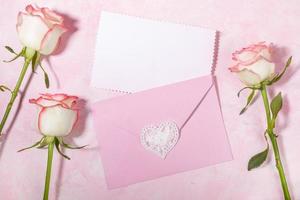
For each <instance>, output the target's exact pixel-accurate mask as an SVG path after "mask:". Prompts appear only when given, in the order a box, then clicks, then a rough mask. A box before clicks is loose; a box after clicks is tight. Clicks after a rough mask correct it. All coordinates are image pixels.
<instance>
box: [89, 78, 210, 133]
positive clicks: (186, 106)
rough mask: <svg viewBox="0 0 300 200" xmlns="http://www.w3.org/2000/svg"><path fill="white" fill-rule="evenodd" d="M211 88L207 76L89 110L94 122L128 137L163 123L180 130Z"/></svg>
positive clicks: (111, 100)
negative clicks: (103, 122) (107, 123)
mask: <svg viewBox="0 0 300 200" xmlns="http://www.w3.org/2000/svg"><path fill="white" fill-rule="evenodd" d="M212 84H213V80H212V77H211V76H210V75H209V76H204V77H200V78H196V79H191V80H188V81H184V82H179V83H175V84H172V85H167V86H163V87H159V88H155V89H150V90H147V91H143V92H138V93H134V94H128V95H124V96H121V97H116V98H113V99H109V100H104V101H100V102H97V103H95V104H94V106H93V113H94V117H95V121H96V120H97V119H98V118H101V119H107V120H109V121H110V122H111V123H113V124H114V125H116V126H117V127H118V128H122V129H124V130H127V131H128V132H130V133H131V134H138V133H140V130H141V129H142V128H143V127H144V126H147V125H149V124H157V123H160V122H164V121H174V122H175V123H176V124H177V125H178V127H179V128H180V127H181V126H182V125H183V124H184V123H185V122H186V121H187V120H188V118H189V117H190V116H191V114H192V113H193V111H194V110H195V109H196V108H197V106H199V105H198V104H199V103H201V101H202V99H203V98H205V95H206V94H207V92H208V91H209V89H210V88H211V86H212ZM200 106H201V105H200ZM203 115H205V113H203Z"/></svg>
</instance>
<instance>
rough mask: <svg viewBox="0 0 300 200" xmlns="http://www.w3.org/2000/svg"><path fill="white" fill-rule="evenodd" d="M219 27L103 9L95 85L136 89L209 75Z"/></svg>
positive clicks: (114, 89)
mask: <svg viewBox="0 0 300 200" xmlns="http://www.w3.org/2000/svg"><path fill="white" fill-rule="evenodd" d="M215 40H216V31H215V30H211V29H207V28H201V27H197V26H190V25H183V24H176V23H169V22H162V21H157V20H150V19H144V18H141V17H134V16H128V15H124V14H117V13H112V12H107V11H102V13H101V17H100V23H99V29H98V34H97V39H96V49H95V60H94V64H93V69H92V78H91V86H92V87H96V88H102V89H108V90H113V91H122V92H138V91H142V90H147V89H151V88H155V87H159V86H163V85H168V84H172V83H176V82H180V81H185V80H189V79H192V78H196V77H199V76H205V75H209V74H211V71H212V65H213V59H214V53H215V51H214V49H215Z"/></svg>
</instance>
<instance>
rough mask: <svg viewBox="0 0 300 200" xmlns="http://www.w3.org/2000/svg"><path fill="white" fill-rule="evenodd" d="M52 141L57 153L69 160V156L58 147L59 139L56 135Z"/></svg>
mask: <svg viewBox="0 0 300 200" xmlns="http://www.w3.org/2000/svg"><path fill="white" fill-rule="evenodd" d="M54 143H55V147H56V149H57V151H58V153H59V154H60V155H61V156H62V157H64V158H65V159H68V160H71V158H69V157H68V156H67V155H65V154H64V153H63V152H61V150H60V148H59V140H58V139H57V138H56V137H55V139H54Z"/></svg>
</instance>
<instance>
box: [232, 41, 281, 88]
mask: <svg viewBox="0 0 300 200" xmlns="http://www.w3.org/2000/svg"><path fill="white" fill-rule="evenodd" d="M232 59H233V60H234V61H235V64H234V66H232V67H230V68H229V70H230V71H231V72H234V73H237V75H238V77H239V78H240V80H241V81H242V82H243V83H244V84H245V85H247V86H255V85H258V84H260V83H261V82H263V81H265V80H268V79H270V78H271V77H273V76H274V73H275V64H274V63H273V62H272V58H271V48H270V45H266V44H265V42H260V43H258V44H253V45H251V46H249V47H246V48H243V49H241V50H239V51H236V52H234V53H233V54H232Z"/></svg>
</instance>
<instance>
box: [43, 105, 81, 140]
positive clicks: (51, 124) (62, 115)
mask: <svg viewBox="0 0 300 200" xmlns="http://www.w3.org/2000/svg"><path fill="white" fill-rule="evenodd" d="M77 118H78V111H76V110H71V109H66V108H64V107H62V106H54V107H47V108H43V109H42V111H41V112H40V115H39V129H40V131H41V133H42V134H44V135H47V136H66V135H68V134H69V133H70V132H71V131H72V129H73V127H74V125H75V124H76V121H77Z"/></svg>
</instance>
